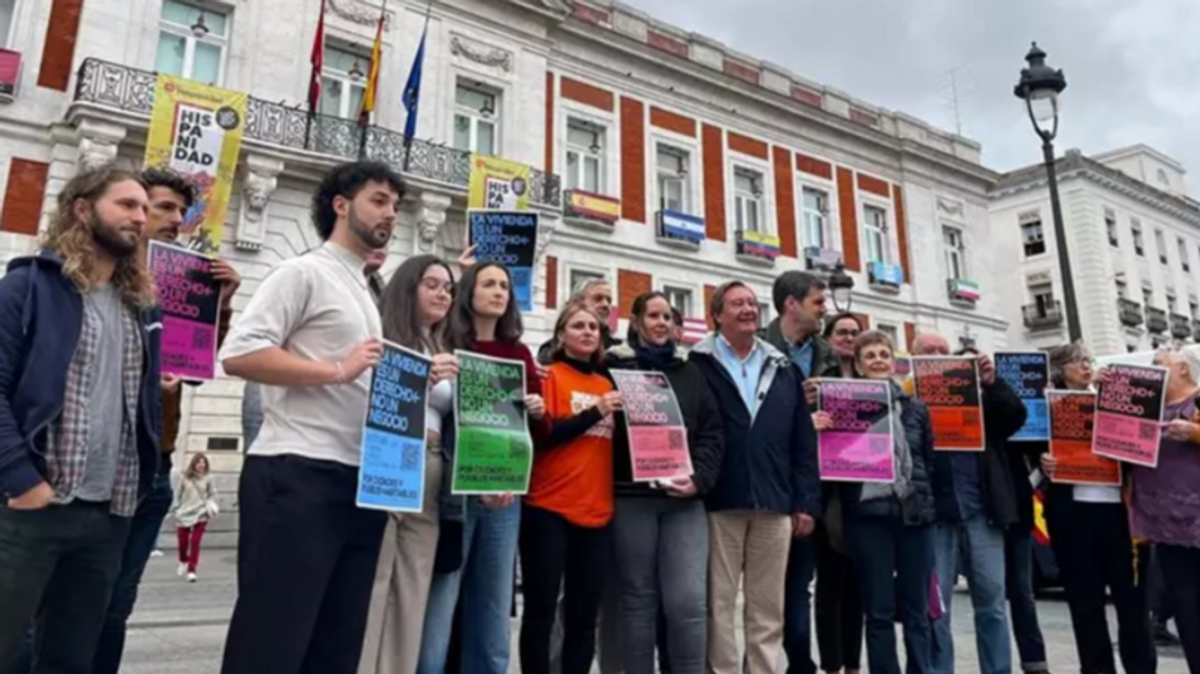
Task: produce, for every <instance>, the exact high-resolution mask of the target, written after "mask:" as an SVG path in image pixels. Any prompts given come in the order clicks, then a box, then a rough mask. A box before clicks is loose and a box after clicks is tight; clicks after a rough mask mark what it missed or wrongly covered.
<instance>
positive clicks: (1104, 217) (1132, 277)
mask: <svg viewBox="0 0 1200 674" xmlns="http://www.w3.org/2000/svg"><path fill="white" fill-rule="evenodd" d="M1057 170H1058V180H1059V193H1060V195H1061V198H1062V209H1063V221H1064V223H1065V226H1066V230H1067V238H1068V248H1067V250H1068V252H1069V257H1070V261H1071V275H1072V277H1073V278H1074V281H1075V294H1076V297H1077V303H1078V306H1079V318H1080V324H1081V327H1082V329H1083V338H1084V341H1085V343H1087V345H1088V346H1089V347H1091V349H1092V350H1093V351H1094V352H1095V353H1096V354H1097V355H1109V354H1118V353H1125V352H1127V351H1128V352H1134V351H1145V350H1148V349H1151V348H1153V347H1155V346H1159V345H1161V344H1165V343H1168V342H1171V341H1183V342H1191V341H1193V340H1194V339H1195V337H1196V336H1198V335H1200V203H1197V202H1196V201H1195V200H1193V199H1191V198H1190V197H1188V196H1187V189H1186V185H1185V183H1184V173H1185V172H1184V168H1183V167H1182V166H1181V165H1180V164H1179V163H1178V162H1176V161H1175V160H1173V159H1171V158H1170V157H1167V156H1166V155H1163V154H1162V153H1160V152H1158V151H1156V150H1154V149H1151V148H1149V147H1146V146H1144V145H1136V146H1133V147H1129V148H1124V149H1120V150H1116V151H1113V152H1107V153H1105V154H1101V155H1095V156H1093V157H1086V156H1084V155H1083V154H1081V153H1080V152H1079V151H1078V150H1071V151H1068V152H1067V153H1066V154H1065V156H1063V157H1061V158H1060V159H1059V160H1058V162H1057ZM991 204H992V205H991V213H990V221H991V246H992V250H994V251H995V257H996V259H997V260H1004V261H1006V267H1007V268H1009V269H1012V270H1013V272H1012V276H1011V277H1010V278H1009V280H1007V281H1005V282H1006V284H1007V285H1008V289H1007V291H1006V292H1005V293H1002V294H1001V295H1000V305H1001V307H1002V311H1003V313H1004V318H1005V320H1007V321H1008V325H1009V328H1008V342H1009V344H1010V345H1012V346H1028V347H1033V348H1046V347H1051V346H1055V345H1058V344H1062V343H1064V342H1065V341H1067V321H1066V313H1065V307H1064V305H1063V303H1062V283H1061V278H1062V277H1061V275H1060V274H1059V266H1058V241H1057V240H1056V239H1055V236H1054V219H1053V215H1052V213H1051V210H1050V193H1049V188H1048V186H1047V182H1046V171H1045V168H1044V166H1043V165H1041V164H1038V165H1036V166H1030V167H1028V168H1024V169H1020V170H1018V171H1014V172H1012V173H1009V174H1006V175H1004V176H1001V178H1000V181H999V182H998V183H997V186H996V188H995V190H994V192H993V194H992V202H991Z"/></svg>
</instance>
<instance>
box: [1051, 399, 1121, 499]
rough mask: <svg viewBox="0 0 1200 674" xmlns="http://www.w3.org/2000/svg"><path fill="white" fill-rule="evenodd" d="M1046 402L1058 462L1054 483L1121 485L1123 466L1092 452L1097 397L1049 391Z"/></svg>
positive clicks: (1054, 453)
mask: <svg viewBox="0 0 1200 674" xmlns="http://www.w3.org/2000/svg"><path fill="white" fill-rule="evenodd" d="M1046 403H1047V407H1048V409H1049V414H1050V456H1052V457H1054V460H1055V461H1057V462H1058V465H1057V466H1056V467H1055V469H1054V481H1055V482H1058V483H1062V484H1090V485H1107V486H1114V487H1116V486H1120V484H1121V464H1119V463H1117V462H1116V461H1113V460H1112V459H1106V458H1104V457H1102V456H1097V455H1096V454H1094V453H1093V452H1092V434H1093V432H1094V430H1095V420H1096V394H1095V393H1092V392H1091V391H1046Z"/></svg>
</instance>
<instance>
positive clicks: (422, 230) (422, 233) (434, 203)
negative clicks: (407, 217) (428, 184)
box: [412, 191, 452, 255]
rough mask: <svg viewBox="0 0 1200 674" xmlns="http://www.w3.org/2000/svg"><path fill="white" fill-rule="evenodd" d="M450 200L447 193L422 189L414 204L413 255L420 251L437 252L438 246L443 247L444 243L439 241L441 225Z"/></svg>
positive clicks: (444, 221)
mask: <svg viewBox="0 0 1200 674" xmlns="http://www.w3.org/2000/svg"><path fill="white" fill-rule="evenodd" d="M451 202H452V200H451V198H450V196H449V195H446V194H439V193H437V192H429V191H423V192H421V194H420V195H419V196H418V197H417V200H416V204H415V205H414V211H413V213H414V216H415V217H414V223H413V224H414V226H415V228H416V231H415V232H414V234H415V236H414V237H413V251H412V254H413V255H420V254H422V253H431V254H435V255H436V254H439V253H440V251H439V248H441V249H444V248H445V244H443V243H441V240H440V239H441V237H440V236H439V235H440V234H441V232H442V226H443V225H445V224H446V211H447V210H448V209H449V208H450V204H451Z"/></svg>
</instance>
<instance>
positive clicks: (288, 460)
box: [221, 455, 387, 674]
mask: <svg viewBox="0 0 1200 674" xmlns="http://www.w3.org/2000/svg"><path fill="white" fill-rule="evenodd" d="M357 485H358V471H357V469H355V468H353V467H351V466H345V465H342V464H339V463H334V462H332V461H315V460H312V459H306V458H302V457H299V456H293V455H287V456H271V457H266V456H250V457H247V459H246V464H245V467H244V468H243V469H242V478H241V484H240V486H239V488H238V497H239V499H240V500H241V531H240V533H239V536H238V599H237V604H236V605H235V607H234V610H233V620H232V621H231V622H230V625H229V637H228V639H227V640H226V643H225V659H224V662H223V663H222V665H221V672H222V674H262V673H264V672H271V674H355V673H356V672H357V670H358V660H359V656H360V655H361V654H362V644H363V634H364V632H365V631H366V622H367V610H368V608H369V606H370V603H371V586H372V583H373V581H374V578H375V565H376V563H377V561H378V558H379V547H380V545H381V543H382V540H383V529H384V526H385V525H386V523H387V516H386V514H385V513H383V512H378V511H372V510H363V509H360V508H358V507H357V506H356V505H355V504H354V495H355V491H356V489H357Z"/></svg>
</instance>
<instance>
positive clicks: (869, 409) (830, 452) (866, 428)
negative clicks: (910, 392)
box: [817, 379, 896, 484]
mask: <svg viewBox="0 0 1200 674" xmlns="http://www.w3.org/2000/svg"><path fill="white" fill-rule="evenodd" d="M817 405H818V407H819V409H820V410H821V411H822V412H826V413H828V414H829V416H831V417H833V428H831V429H829V430H825V431H822V432H820V433H818V434H817V454H818V459H819V462H820V471H821V479H822V480H829V481H832V482H886V483H889V484H890V483H892V482H895V481H896V453H895V451H894V450H893V447H894V445H893V441H894V440H893V437H892V416H891V411H892V385H891V382H887V381H870V380H865V379H862V380H860V379H822V380H821V381H819V382H817Z"/></svg>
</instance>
